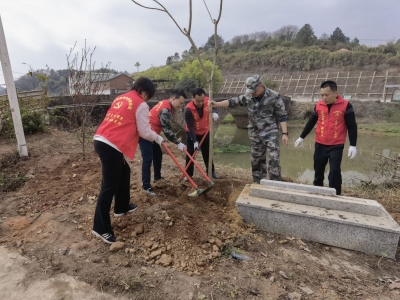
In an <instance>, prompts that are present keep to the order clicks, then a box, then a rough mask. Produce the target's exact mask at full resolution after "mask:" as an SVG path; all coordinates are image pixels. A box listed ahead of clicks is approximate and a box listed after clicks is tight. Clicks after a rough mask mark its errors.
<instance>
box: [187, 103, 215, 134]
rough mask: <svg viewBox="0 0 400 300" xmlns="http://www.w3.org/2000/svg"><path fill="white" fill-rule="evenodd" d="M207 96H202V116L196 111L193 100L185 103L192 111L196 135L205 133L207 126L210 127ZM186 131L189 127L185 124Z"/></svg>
mask: <svg viewBox="0 0 400 300" xmlns="http://www.w3.org/2000/svg"><path fill="white" fill-rule="evenodd" d="M208 100H209V98H208V97H205V98H204V104H203V118H200V116H199V114H198V113H197V110H196V106H195V105H194V102H193V100H192V101H190V102H189V104H188V105H186V108H189V109H190V111H191V112H192V115H193V119H194V131H195V132H196V135H203V134H205V133H206V132H207V131H208V129H209V127H210V121H209V119H210V116H209V108H208ZM186 132H189V128H188V126H187V125H186Z"/></svg>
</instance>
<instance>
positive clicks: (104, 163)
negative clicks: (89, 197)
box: [93, 141, 131, 234]
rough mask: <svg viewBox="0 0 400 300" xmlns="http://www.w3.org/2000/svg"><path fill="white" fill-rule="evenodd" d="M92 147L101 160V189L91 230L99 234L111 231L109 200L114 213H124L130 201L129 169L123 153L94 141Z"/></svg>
mask: <svg viewBox="0 0 400 300" xmlns="http://www.w3.org/2000/svg"><path fill="white" fill-rule="evenodd" d="M94 149H95V150H96V152H97V154H98V155H99V157H100V160H101V174H102V181H101V190H100V193H99V197H98V198H97V205H96V211H95V214H94V221H93V230H94V231H96V232H97V233H99V234H104V233H113V230H112V227H111V220H110V208H111V202H112V199H113V197H114V200H115V204H114V213H117V214H119V213H126V212H127V211H128V209H129V201H130V177H131V169H130V167H129V165H128V163H127V162H126V160H125V158H124V155H123V154H122V153H121V152H119V151H118V150H116V149H114V148H113V147H111V146H109V145H107V144H105V143H103V142H100V141H94Z"/></svg>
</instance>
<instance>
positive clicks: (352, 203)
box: [250, 184, 382, 216]
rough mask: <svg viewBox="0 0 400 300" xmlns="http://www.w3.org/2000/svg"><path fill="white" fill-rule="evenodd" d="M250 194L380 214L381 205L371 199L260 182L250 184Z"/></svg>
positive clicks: (359, 212)
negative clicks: (274, 185) (331, 194)
mask: <svg viewBox="0 0 400 300" xmlns="http://www.w3.org/2000/svg"><path fill="white" fill-rule="evenodd" d="M250 196H254V197H259V198H265V199H270V200H279V201H283V202H290V203H296V204H303V205H309V206H317V207H321V208H325V209H327V210H341V211H347V212H353V213H358V214H365V215H370V216H380V215H381V214H382V205H381V204H379V203H378V202H376V201H373V200H368V199H361V198H354V197H345V196H336V195H335V196H326V195H317V194H310V193H307V192H304V191H297V190H293V189H283V188H275V187H269V186H264V185H260V184H252V185H251V186H250Z"/></svg>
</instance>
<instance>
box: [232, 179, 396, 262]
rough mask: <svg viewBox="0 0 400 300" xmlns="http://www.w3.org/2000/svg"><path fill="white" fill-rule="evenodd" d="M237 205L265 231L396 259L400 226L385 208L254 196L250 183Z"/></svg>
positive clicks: (247, 217) (246, 219)
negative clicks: (343, 207)
mask: <svg viewBox="0 0 400 300" xmlns="http://www.w3.org/2000/svg"><path fill="white" fill-rule="evenodd" d="M236 205H237V208H238V211H239V213H240V215H241V216H242V217H243V219H244V220H245V221H246V222H249V223H254V224H255V225H256V226H257V227H258V228H260V229H261V230H265V231H269V232H274V233H279V234H284V235H290V236H295V237H299V238H302V239H305V240H310V241H315V242H318V243H323V244H327V245H332V246H336V247H341V248H346V249H350V250H356V251H361V252H364V253H368V254H374V255H378V256H385V257H389V258H393V259H394V258H395V255H396V250H397V244H398V241H399V237H400V226H399V225H398V224H397V223H396V222H395V221H394V220H393V219H392V218H391V216H390V215H389V213H387V212H386V210H384V209H383V207H382V209H383V211H382V215H381V216H371V215H364V214H357V213H353V212H345V211H338V210H326V209H325V208H321V207H316V206H308V205H303V204H296V203H289V202H282V201H278V200H270V199H263V198H258V197H254V196H250V186H249V185H247V186H246V187H245V188H244V189H243V191H242V193H241V194H240V196H239V197H238V199H237V200H236Z"/></svg>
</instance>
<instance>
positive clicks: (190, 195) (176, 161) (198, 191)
mask: <svg viewBox="0 0 400 300" xmlns="http://www.w3.org/2000/svg"><path fill="white" fill-rule="evenodd" d="M161 144H162V146H163V147H164V149H165V151H167V153H168V155H169V156H171V158H172V160H173V161H174V162H175V164H176V165H177V166H178V168H179V169H180V170H181V171H182V173H183V175H184V176H186V178H187V179H188V181H189V182H190V184H191V185H192V186H193V188H194V189H195V191H194V192H193V193H190V194H189V195H188V196H189V197H196V196H198V195H201V194H203V193H207V192H208V191H209V190H210V189H211V188H212V186H213V185H214V184H213V183H212V182H211V184H212V185H210V186H209V187H207V188H206V189H204V190H203V189H200V188H199V187H198V186H197V185H196V184H195V183H194V181H193V180H192V178H191V177H190V176H189V175H188V174H187V173H186V171H185V169H184V168H183V167H182V166H181V164H180V163H179V161H178V160H177V159H176V157H175V156H174V155H173V154H172V152H171V150H169V148H168V147H167V145H166V144H165V143H164V142H162V143H161ZM196 164H197V163H196ZM202 171H203V170H202ZM207 178H208V177H207ZM208 180H209V179H208Z"/></svg>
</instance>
